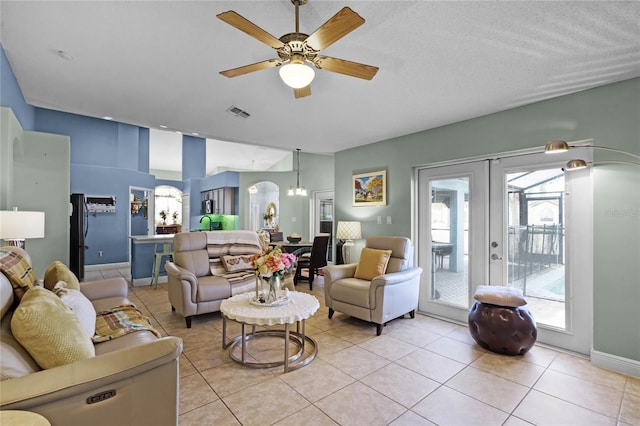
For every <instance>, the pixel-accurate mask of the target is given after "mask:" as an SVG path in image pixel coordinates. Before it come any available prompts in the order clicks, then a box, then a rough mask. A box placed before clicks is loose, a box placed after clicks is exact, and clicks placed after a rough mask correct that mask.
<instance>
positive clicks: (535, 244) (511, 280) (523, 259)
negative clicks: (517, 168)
mask: <svg viewBox="0 0 640 426" xmlns="http://www.w3.org/2000/svg"><path fill="white" fill-rule="evenodd" d="M506 183H507V191H508V213H507V218H508V224H507V226H508V231H507V238H508V241H507V247H508V262H507V268H508V270H507V277H508V278H507V286H509V287H515V288H519V289H520V290H522V292H523V293H524V295H525V297H526V299H527V302H528V305H529V309H530V310H531V312H532V313H534V314H535V318H536V322H537V323H538V324H547V325H550V326H553V327H557V328H561V329H564V328H565V317H566V314H565V293H566V290H565V256H564V247H565V235H564V222H565V218H564V212H565V205H564V201H565V197H564V186H565V182H564V172H563V171H562V170H561V169H559V168H553V169H545V170H535V171H530V172H526V173H524V172H517V173H507V174H506Z"/></svg>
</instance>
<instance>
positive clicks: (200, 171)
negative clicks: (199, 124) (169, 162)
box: [182, 135, 207, 180]
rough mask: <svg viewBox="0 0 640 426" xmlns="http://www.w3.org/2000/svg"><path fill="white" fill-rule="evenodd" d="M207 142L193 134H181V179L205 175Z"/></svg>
mask: <svg viewBox="0 0 640 426" xmlns="http://www.w3.org/2000/svg"><path fill="white" fill-rule="evenodd" d="M206 152H207V142H206V140H205V139H203V138H198V137H195V136H189V135H183V136H182V180H189V179H193V178H203V177H205V176H206V175H207V156H206V155H204V154H206Z"/></svg>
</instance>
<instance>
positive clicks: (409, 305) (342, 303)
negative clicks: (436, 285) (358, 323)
mask: <svg viewBox="0 0 640 426" xmlns="http://www.w3.org/2000/svg"><path fill="white" fill-rule="evenodd" d="M366 247H367V248H372V249H377V250H391V257H390V258H389V262H388V264H387V267H386V271H385V272H384V273H382V274H381V275H378V276H376V277H374V278H373V279H371V280H364V279H361V278H355V275H356V268H357V267H358V264H355V263H352V264H348V265H330V266H327V267H326V268H324V273H325V284H324V296H325V303H326V305H327V307H328V308H329V318H331V317H333V314H334V312H335V311H339V312H342V313H345V314H347V315H351V316H353V317H356V318H359V319H362V320H364V321H369V322H373V323H375V324H376V325H377V329H376V334H377V335H378V336H379V335H380V334H381V333H382V326H383V325H384V324H386V323H387V322H389V321H391V320H392V319H395V318H398V317H403V316H404V315H405V314H407V313H408V314H410V316H411V318H414V317H415V311H416V309H417V307H418V294H419V288H420V275H421V274H422V268H420V267H414V266H413V245H412V243H411V240H410V239H408V238H405V237H386V236H382V237H369V238H367V242H366ZM362 261H363V259H361V262H362Z"/></svg>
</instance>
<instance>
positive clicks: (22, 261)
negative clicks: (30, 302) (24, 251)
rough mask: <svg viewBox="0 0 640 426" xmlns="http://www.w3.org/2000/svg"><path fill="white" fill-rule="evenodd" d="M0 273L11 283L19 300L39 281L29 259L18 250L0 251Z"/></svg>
mask: <svg viewBox="0 0 640 426" xmlns="http://www.w3.org/2000/svg"><path fill="white" fill-rule="evenodd" d="M0 272H1V273H3V274H4V275H5V276H6V277H7V278H8V279H9V281H10V282H11V287H13V294H14V295H15V297H16V299H17V300H20V299H21V298H22V296H23V295H24V294H25V293H26V291H27V290H29V289H30V288H31V287H33V286H34V284H35V283H36V281H37V279H36V274H35V272H33V268H32V267H31V265H30V264H29V262H28V261H27V259H26V258H25V257H24V256H22V255H21V254H20V253H19V252H18V251H16V250H0Z"/></svg>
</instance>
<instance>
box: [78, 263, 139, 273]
mask: <svg viewBox="0 0 640 426" xmlns="http://www.w3.org/2000/svg"><path fill="white" fill-rule="evenodd" d="M128 267H129V262H119V263H100V264H97V265H84V270H85V271H90V272H91V271H101V270H104V269H124V268H128Z"/></svg>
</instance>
